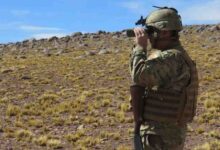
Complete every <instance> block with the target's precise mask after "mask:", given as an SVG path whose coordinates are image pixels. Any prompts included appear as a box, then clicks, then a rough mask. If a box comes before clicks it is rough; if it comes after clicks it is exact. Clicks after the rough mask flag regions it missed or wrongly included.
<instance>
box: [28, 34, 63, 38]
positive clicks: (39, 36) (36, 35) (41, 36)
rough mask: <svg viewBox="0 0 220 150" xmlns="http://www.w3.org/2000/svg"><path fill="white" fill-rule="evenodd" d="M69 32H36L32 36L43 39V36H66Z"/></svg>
mask: <svg viewBox="0 0 220 150" xmlns="http://www.w3.org/2000/svg"><path fill="white" fill-rule="evenodd" d="M66 35H67V34H65V33H39V34H34V35H33V36H32V38H35V39H42V38H50V37H53V36H56V37H64V36H66Z"/></svg>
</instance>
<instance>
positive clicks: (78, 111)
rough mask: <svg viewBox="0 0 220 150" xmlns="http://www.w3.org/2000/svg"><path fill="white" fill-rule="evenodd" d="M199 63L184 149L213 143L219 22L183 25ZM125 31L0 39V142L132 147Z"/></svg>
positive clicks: (219, 84)
mask: <svg viewBox="0 0 220 150" xmlns="http://www.w3.org/2000/svg"><path fill="white" fill-rule="evenodd" d="M180 37H181V42H182V44H183V46H184V47H185V49H186V50H187V51H188V53H189V54H190V56H191V57H192V58H193V59H194V60H195V61H196V63H197V67H198V69H199V80H200V82H199V99H198V106H197V116H196V117H195V121H194V122H193V123H191V124H189V126H188V132H187V139H186V147H185V149H186V150H191V149H204V150H206V149H209V150H217V149H220V143H219V139H220V126H219V124H220V122H219V119H220V118H219V117H220V115H219V114H220V69H219V68H220V25H198V26H195V25H193V26H185V27H184V30H183V31H181V33H180ZM132 45H133V39H132V38H127V37H126V35H125V32H124V31H121V32H113V33H112V32H111V33H110V32H105V31H99V32H97V33H90V34H82V33H79V32H78V33H74V34H73V35H70V36H66V37H63V38H57V37H52V38H50V39H41V40H35V39H31V40H26V41H23V42H17V43H8V44H0V54H1V55H0V64H1V65H0V114H1V115H0V149H82V150H84V149H89V150H90V149H100V150H105V149H106V150H113V149H117V150H127V149H132V132H133V128H132V127H133V119H132V113H131V112H129V101H128V99H129V92H128V91H129V83H130V76H129V70H128V64H129V53H130V50H131V47H132Z"/></svg>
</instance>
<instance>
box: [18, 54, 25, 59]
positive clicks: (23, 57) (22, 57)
mask: <svg viewBox="0 0 220 150" xmlns="http://www.w3.org/2000/svg"><path fill="white" fill-rule="evenodd" d="M18 58H21V59H26V58H27V57H26V56H24V55H22V56H18Z"/></svg>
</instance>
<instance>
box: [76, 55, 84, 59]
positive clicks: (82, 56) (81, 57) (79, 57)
mask: <svg viewBox="0 0 220 150" xmlns="http://www.w3.org/2000/svg"><path fill="white" fill-rule="evenodd" d="M83 58H86V56H85V55H81V56H77V57H75V58H74V59H83Z"/></svg>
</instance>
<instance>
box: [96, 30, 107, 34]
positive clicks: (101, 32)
mask: <svg viewBox="0 0 220 150" xmlns="http://www.w3.org/2000/svg"><path fill="white" fill-rule="evenodd" d="M97 34H106V32H105V31H102V30H99V31H98V32H97Z"/></svg>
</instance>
